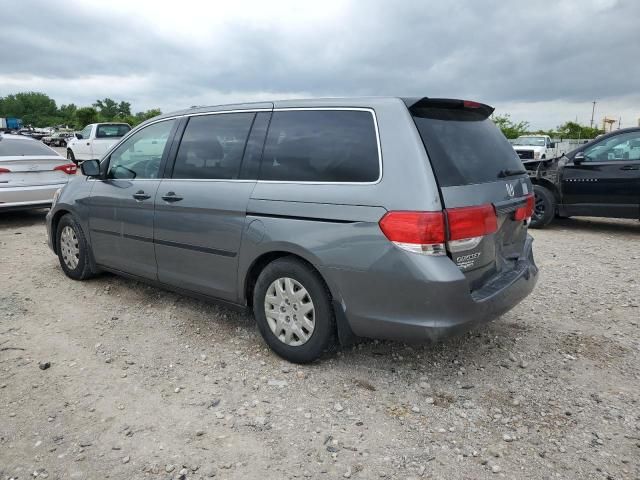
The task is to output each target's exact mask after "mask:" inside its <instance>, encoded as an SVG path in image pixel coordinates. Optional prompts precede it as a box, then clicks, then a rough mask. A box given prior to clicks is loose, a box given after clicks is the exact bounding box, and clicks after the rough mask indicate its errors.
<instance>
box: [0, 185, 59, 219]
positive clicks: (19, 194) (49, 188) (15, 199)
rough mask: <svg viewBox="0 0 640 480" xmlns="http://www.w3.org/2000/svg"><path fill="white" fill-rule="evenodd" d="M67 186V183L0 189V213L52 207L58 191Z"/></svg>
mask: <svg viewBox="0 0 640 480" xmlns="http://www.w3.org/2000/svg"><path fill="white" fill-rule="evenodd" d="M65 185H66V182H65V183H56V184H52V185H34V186H28V187H10V188H3V187H0V211H2V212H4V211H8V210H23V209H24V210H26V209H31V208H43V207H50V206H51V201H52V200H53V195H54V194H55V193H56V190H58V189H59V188H62V187H64V186H65Z"/></svg>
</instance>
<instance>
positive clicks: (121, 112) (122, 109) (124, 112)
mask: <svg viewBox="0 0 640 480" xmlns="http://www.w3.org/2000/svg"><path fill="white" fill-rule="evenodd" d="M130 115H131V104H130V103H129V102H124V101H123V102H120V103H119V104H118V117H128V116H130Z"/></svg>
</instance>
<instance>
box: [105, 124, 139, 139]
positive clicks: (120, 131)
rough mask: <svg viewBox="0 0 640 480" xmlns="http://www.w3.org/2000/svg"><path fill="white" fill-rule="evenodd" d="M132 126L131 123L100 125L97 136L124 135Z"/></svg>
mask: <svg viewBox="0 0 640 480" xmlns="http://www.w3.org/2000/svg"><path fill="white" fill-rule="evenodd" d="M129 130H131V127H130V126H129V125H98V130H97V131H96V138H118V137H124V136H125V135H126V134H127V133H128V132H129Z"/></svg>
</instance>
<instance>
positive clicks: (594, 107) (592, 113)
mask: <svg viewBox="0 0 640 480" xmlns="http://www.w3.org/2000/svg"><path fill="white" fill-rule="evenodd" d="M591 103H593V108H592V109H591V128H593V116H594V114H595V113H596V101H595V100H594V101H593V102H591Z"/></svg>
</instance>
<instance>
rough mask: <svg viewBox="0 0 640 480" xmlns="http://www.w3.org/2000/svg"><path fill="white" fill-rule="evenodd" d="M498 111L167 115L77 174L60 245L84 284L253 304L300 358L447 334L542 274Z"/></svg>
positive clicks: (343, 103)
mask: <svg viewBox="0 0 640 480" xmlns="http://www.w3.org/2000/svg"><path fill="white" fill-rule="evenodd" d="M492 111H493V108H491V107H489V106H487V105H483V104H480V103H476V102H469V101H462V100H446V99H428V98H422V99H417V98H416V99H400V98H376V99H335V100H306V101H283V102H275V103H258V104H243V105H233V106H222V107H214V108H212V107H208V108H199V109H190V110H185V111H182V112H177V113H173V114H169V115H164V116H160V117H156V118H154V119H152V120H150V121H148V122H146V123H144V124H142V125H141V126H139V127H137V128H136V129H135V130H134V131H132V132H131V133H130V134H129V135H127V137H125V138H124V139H123V140H122V141H121V142H120V143H119V144H118V145H117V146H116V147H114V148H113V149H112V150H111V151H110V152H109V153H108V154H107V155H106V156H105V157H104V158H103V159H102V161H97V160H91V161H85V162H83V163H82V164H81V168H82V171H83V173H84V174H85V175H87V176H88V178H82V177H79V178H78V179H76V180H74V181H72V182H71V183H69V184H68V185H67V186H66V187H65V188H63V189H62V191H61V193H60V195H59V197H58V198H57V202H56V203H55V205H54V206H53V208H52V210H51V211H50V212H49V214H48V215H47V230H48V236H49V244H50V246H51V248H52V249H53V251H54V252H55V253H56V254H57V255H58V257H59V260H60V265H61V267H62V270H63V271H64V272H65V274H66V275H68V276H69V277H70V278H73V279H79V280H83V279H86V278H89V277H90V276H92V275H93V274H95V273H96V272H98V271H100V270H108V271H112V272H116V273H119V274H123V275H126V276H129V277H132V278H138V279H141V280H144V281H147V282H151V283H154V284H156V285H160V286H162V287H165V288H169V289H173V290H176V291H178V292H184V293H187V294H190V295H194V296H198V297H204V298H215V299H218V300H221V301H223V302H226V303H228V304H231V305H235V306H239V307H241V308H250V309H253V313H254V315H255V318H256V321H257V324H258V327H259V330H260V332H261V334H262V335H263V337H264V339H265V340H266V342H267V343H268V344H269V346H270V347H271V348H272V349H273V350H274V351H275V352H276V353H278V354H279V355H281V356H282V357H284V358H286V359H288V360H290V361H293V362H308V361H311V360H313V359H315V358H317V357H318V356H319V355H320V354H321V352H322V351H323V350H325V349H326V348H328V347H329V346H330V345H331V344H332V343H333V339H334V337H335V336H336V335H337V337H338V339H339V340H340V342H342V343H343V344H344V343H348V342H349V339H350V338H352V337H353V336H362V337H375V338H389V339H401V340H413V341H421V340H422V341H424V340H436V339H439V338H442V337H443V336H445V335H448V334H451V333H454V332H458V331H464V330H466V329H469V328H471V327H473V326H475V325H478V324H479V323H481V322H483V321H488V320H491V319H494V318H496V317H497V316H499V315H500V314H502V313H504V312H506V311H507V310H509V309H511V308H512V307H513V306H515V305H516V304H518V303H519V302H520V300H522V299H523V298H524V297H526V296H527V295H528V294H529V293H530V292H531V291H532V289H533V288H534V285H535V283H536V279H537V268H536V265H535V263H534V260H533V253H532V239H531V237H530V236H529V235H528V234H527V226H528V221H529V217H530V216H531V214H532V211H533V195H532V186H531V182H530V181H529V178H528V176H527V174H526V172H525V170H524V169H523V167H522V163H521V162H520V160H519V159H518V157H517V156H516V155H515V154H514V152H513V149H512V148H511V145H510V144H509V143H508V142H507V140H506V139H505V138H504V136H503V135H502V134H501V133H500V130H498V129H497V128H496V126H495V125H494V124H493V122H492V121H491V120H490V119H489V115H490V114H491V112H492ZM427 152H428V154H427Z"/></svg>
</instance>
